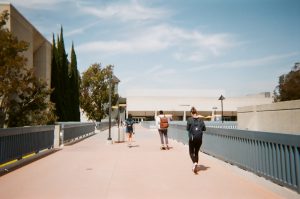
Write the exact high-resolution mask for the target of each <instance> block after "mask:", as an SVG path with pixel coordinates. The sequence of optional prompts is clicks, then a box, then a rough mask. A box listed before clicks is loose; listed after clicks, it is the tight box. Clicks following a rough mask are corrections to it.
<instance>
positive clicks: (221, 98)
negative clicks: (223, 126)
mask: <svg viewBox="0 0 300 199" xmlns="http://www.w3.org/2000/svg"><path fill="white" fill-rule="evenodd" d="M224 99H225V97H224V96H223V95H221V96H220V97H219V100H221V110H222V116H221V117H222V123H224V116H223V100H224Z"/></svg>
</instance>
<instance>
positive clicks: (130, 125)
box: [125, 119, 134, 132]
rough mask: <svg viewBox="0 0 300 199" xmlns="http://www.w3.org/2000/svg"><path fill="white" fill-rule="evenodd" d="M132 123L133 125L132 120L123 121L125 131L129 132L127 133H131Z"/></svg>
mask: <svg viewBox="0 0 300 199" xmlns="http://www.w3.org/2000/svg"><path fill="white" fill-rule="evenodd" d="M133 123H134V121H133V120H132V119H131V120H130V119H129V120H126V121H125V124H126V127H127V131H129V132H132V131H133Z"/></svg>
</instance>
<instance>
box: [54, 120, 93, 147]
mask: <svg viewBox="0 0 300 199" xmlns="http://www.w3.org/2000/svg"><path fill="white" fill-rule="evenodd" d="M59 124H60V126H61V131H62V132H63V139H62V140H63V143H68V142H70V141H73V140H75V139H79V138H82V137H86V136H89V135H90V134H91V133H92V134H93V133H95V123H80V122H78V123H68V122H62V123H59Z"/></svg>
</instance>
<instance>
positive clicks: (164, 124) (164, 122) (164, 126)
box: [155, 110, 170, 150]
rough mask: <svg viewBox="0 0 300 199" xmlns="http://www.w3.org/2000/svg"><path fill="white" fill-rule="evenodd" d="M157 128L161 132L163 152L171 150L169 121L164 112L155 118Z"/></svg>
mask: <svg viewBox="0 0 300 199" xmlns="http://www.w3.org/2000/svg"><path fill="white" fill-rule="evenodd" d="M155 122H156V127H157V129H158V132H159V136H160V142H161V148H160V149H162V150H165V149H167V150H168V149H170V148H169V142H168V127H169V119H168V118H167V117H166V116H165V115H164V112H163V111H162V110H160V111H159V115H158V116H157V117H156V118H155Z"/></svg>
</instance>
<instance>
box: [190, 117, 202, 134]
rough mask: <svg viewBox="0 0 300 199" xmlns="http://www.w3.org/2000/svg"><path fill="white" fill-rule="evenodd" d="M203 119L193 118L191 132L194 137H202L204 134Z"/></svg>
mask: <svg viewBox="0 0 300 199" xmlns="http://www.w3.org/2000/svg"><path fill="white" fill-rule="evenodd" d="M203 125H204V124H203V121H202V120H200V119H198V118H197V119H193V122H192V124H191V127H190V134H191V136H192V138H194V137H202V134H203V127H204V126H203Z"/></svg>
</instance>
